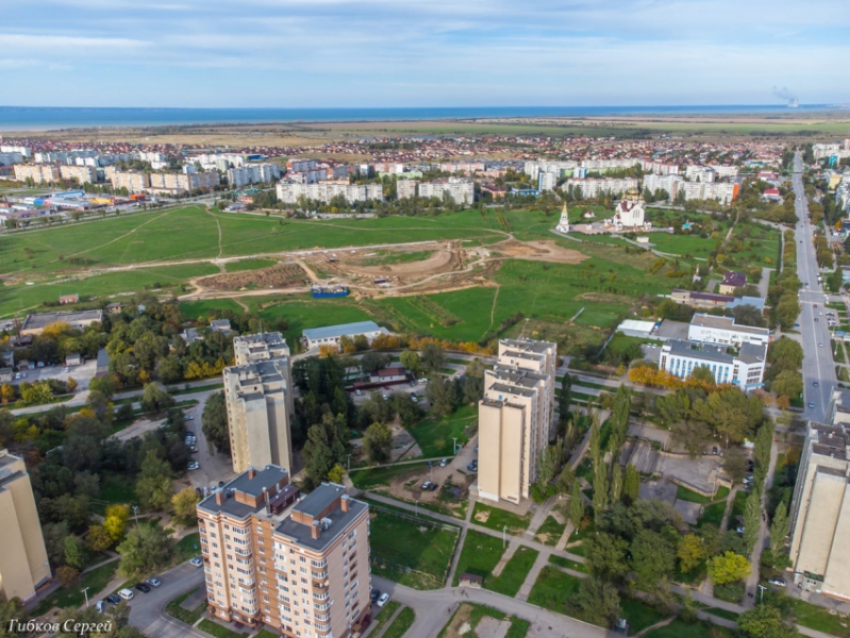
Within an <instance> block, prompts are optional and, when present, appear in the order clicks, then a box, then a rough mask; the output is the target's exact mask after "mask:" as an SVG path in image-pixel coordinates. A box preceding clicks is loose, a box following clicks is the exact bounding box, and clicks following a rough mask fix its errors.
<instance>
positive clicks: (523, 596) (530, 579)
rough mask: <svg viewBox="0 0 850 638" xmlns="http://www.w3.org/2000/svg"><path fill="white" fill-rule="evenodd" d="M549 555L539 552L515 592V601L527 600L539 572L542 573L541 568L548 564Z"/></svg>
mask: <svg viewBox="0 0 850 638" xmlns="http://www.w3.org/2000/svg"><path fill="white" fill-rule="evenodd" d="M551 555H552V552H540V553H539V554H538V555H537V560H535V561H534V565H532V566H531V570H529V572H528V576H526V577H525V581H523V583H522V586H521V587H520V588H519V591H518V592H517V595H516V597H517V600H522V601H526V600H528V596H529V595H530V594H531V589H532V588H533V587H534V583H536V582H537V577H538V576H540V572H542V571H543V568H544V567H546V565H548V564H549V557H550V556H551Z"/></svg>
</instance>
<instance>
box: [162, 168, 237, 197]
mask: <svg viewBox="0 0 850 638" xmlns="http://www.w3.org/2000/svg"><path fill="white" fill-rule="evenodd" d="M219 183H220V181H219V177H218V172H217V171H203V172H201V171H198V172H196V173H151V174H150V188H151V190H155V191H165V192H170V193H185V192H187V191H196V190H210V189H212V188H215V187H216V186H218V185H219Z"/></svg>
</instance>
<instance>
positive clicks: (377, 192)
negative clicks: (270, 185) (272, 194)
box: [276, 180, 384, 204]
mask: <svg viewBox="0 0 850 638" xmlns="http://www.w3.org/2000/svg"><path fill="white" fill-rule="evenodd" d="M276 190H277V198H278V200H279V201H281V202H283V203H284V204H295V203H297V202H298V198H299V197H302V196H303V197H306V198H307V199H315V200H318V201H320V202H329V201H330V200H332V199H333V198H334V197H336V196H338V195H342V196H343V197H344V198H345V201H347V202H365V201H368V200H370V199H374V200H383V199H384V187H383V185H381V184H349V183H348V182H347V181H342V182H319V183H314V184H298V183H295V182H290V181H287V180H284V181H282V182H280V183H279V184H278V185H277V189H276Z"/></svg>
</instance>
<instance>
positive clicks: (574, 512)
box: [570, 480, 584, 530]
mask: <svg viewBox="0 0 850 638" xmlns="http://www.w3.org/2000/svg"><path fill="white" fill-rule="evenodd" d="M582 518H584V496H583V495H582V493H581V486H580V485H579V484H578V481H577V480H576V481H573V489H572V493H571V494H570V521H571V522H572V524H573V527H574V528H575V529H576V530H578V529H579V527H581V519H582Z"/></svg>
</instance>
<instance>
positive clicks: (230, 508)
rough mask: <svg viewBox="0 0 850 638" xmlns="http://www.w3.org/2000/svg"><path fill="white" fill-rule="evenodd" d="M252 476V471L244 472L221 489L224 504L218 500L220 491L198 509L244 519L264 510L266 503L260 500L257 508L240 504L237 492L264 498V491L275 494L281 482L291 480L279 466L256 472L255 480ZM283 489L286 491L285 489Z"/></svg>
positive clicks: (208, 497) (270, 466)
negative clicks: (236, 495)
mask: <svg viewBox="0 0 850 638" xmlns="http://www.w3.org/2000/svg"><path fill="white" fill-rule="evenodd" d="M250 474H251V471H250V470H249V471H247V472H242V474H240V475H239V476H237V477H236V478H234V479H233V480H232V481H230V482H229V483H227V484H226V485H225V486H224V487H222V488H219V489H220V490H221V491H222V492H223V493H224V502H222V503H219V502H218V500H217V498H216V495H217V494H218V491H215V492H213V493H212V494H210V495H209V496H207V497H206V498H205V499H203V500H202V501H201V502H200V503H198V507H199V508H201V509H203V510H205V511H207V512H210V513H213V514H218V513H222V512H223V513H225V514H227V515H229V516H233V517H234V518H240V519H243V518H246V517H247V516H249V515H251V514H256V513H257V512H259V511H260V510H263V509H264V508H265V503H264V502H262V499H259V500H258V504H257V505H256V506H252V505H249V504H247V503H240V502H239V501H237V500H236V497H235V494H236V492H242V493H243V494H247V495H249V496H252V497H255V498H257V497H262V495H263V492H264V491H265V492H269V491H272V493H275V492H276V491H277V486H279V485H280V483H281V482H283V481H288V480H289V475H288V474H287V473H286V470H284V469H283V468H282V467H279V466H277V465H267V466H266V467H265V468H264V469H262V470H256V473H255V474H254V476H253V478H252V477H251V476H250ZM281 489H285V487H283V488H281Z"/></svg>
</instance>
